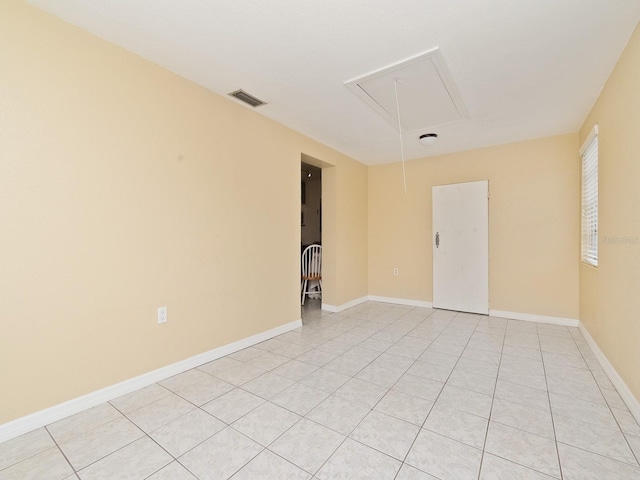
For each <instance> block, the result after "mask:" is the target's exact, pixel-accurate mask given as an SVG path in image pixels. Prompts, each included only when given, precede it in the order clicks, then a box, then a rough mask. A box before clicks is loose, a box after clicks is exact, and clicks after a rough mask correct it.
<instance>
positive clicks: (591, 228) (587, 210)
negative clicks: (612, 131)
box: [580, 125, 598, 267]
mask: <svg viewBox="0 0 640 480" xmlns="http://www.w3.org/2000/svg"><path fill="white" fill-rule="evenodd" d="M580 156H581V157H582V242H581V245H582V261H583V262H585V263H587V264H589V265H593V266H594V267H597V266H598V126H597V125H595V126H594V127H593V130H591V133H590V134H589V136H588V137H587V139H586V140H585V142H584V144H583V145H582V148H581V149H580Z"/></svg>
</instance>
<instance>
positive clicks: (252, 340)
mask: <svg viewBox="0 0 640 480" xmlns="http://www.w3.org/2000/svg"><path fill="white" fill-rule="evenodd" d="M301 326H302V320H295V321H293V322H289V323H286V324H284V325H280V326H279V327H275V328H272V329H271V330H267V331H266V332H262V333H258V334H256V335H252V336H250V337H247V338H243V339H242V340H238V341H237V342H233V343H229V344H227V345H223V346H222V347H218V348H214V349H213V350H209V351H208V352H204V353H201V354H198V355H194V356H193V357H190V358H186V359H184V360H181V361H179V362H176V363H173V364H171V365H167V366H166V367H162V368H159V369H157V370H153V371H151V372H147V373H144V374H142V375H140V376H137V377H134V378H131V379H129V380H125V381H123V382H120V383H116V384H115V385H111V386H109V387H105V388H102V389H100V390H97V391H95V392H91V393H88V394H86V395H83V396H81V397H77V398H74V399H72V400H69V401H67V402H64V403H61V404H59V405H54V406H53V407H49V408H46V409H44V410H40V411H39V412H35V413H32V414H30V415H27V416H25V417H21V418H17V419H16V420H12V421H11V422H8V423H5V424H3V425H0V443H2V442H5V441H7V440H11V439H12V438H15V437H17V436H19V435H22V434H24V433H27V432H30V431H32V430H35V429H37V428H40V427H44V426H45V425H49V424H50V423H53V422H56V421H58V420H61V419H63V418H65V417H68V416H69V415H73V414H76V413H79V412H81V411H83V410H86V409H88V408H91V407H95V406H96V405H100V404H101V403H104V402H108V401H109V400H113V399H114V398H118V397H120V396H122V395H126V394H127V393H131V392H133V391H135V390H138V389H140V388H143V387H146V386H148V385H151V384H152V383H156V382H159V381H161V380H164V379H166V378H169V377H171V376H173V375H177V374H178V373H182V372H185V371H187V370H190V369H192V368H195V367H198V366H200V365H203V364H205V363H207V362H211V361H212V360H216V359H218V358H220V357H224V356H225V355H229V354H231V353H234V352H237V351H238V350H242V349H243V348H247V347H251V346H252V345H256V344H258V343H260V342H264V341H265V340H269V339H270V338H273V337H275V336H277V335H281V334H283V333H286V332H288V331H290V330H294V329H296V328H299V327H301Z"/></svg>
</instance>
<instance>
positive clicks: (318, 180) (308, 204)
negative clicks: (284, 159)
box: [300, 160, 322, 320]
mask: <svg viewBox="0 0 640 480" xmlns="http://www.w3.org/2000/svg"><path fill="white" fill-rule="evenodd" d="M300 192H301V198H300V255H301V259H302V260H303V261H304V257H302V255H303V253H304V251H305V249H307V248H308V247H309V246H311V245H320V246H322V168H320V167H318V166H315V165H312V164H310V163H307V162H305V161H304V160H303V161H302V162H301V168H300ZM316 251H321V249H318V250H316ZM307 256H308V255H307ZM302 267H303V266H302V265H301V269H302ZM303 285H304V286H305V287H306V288H305V289H304V291H303V289H302V287H301V294H302V296H303V300H304V303H303V308H302V317H303V320H310V319H311V317H315V316H318V317H319V315H320V310H321V307H322V283H321V280H312V281H309V282H303ZM305 292H307V293H306V294H305Z"/></svg>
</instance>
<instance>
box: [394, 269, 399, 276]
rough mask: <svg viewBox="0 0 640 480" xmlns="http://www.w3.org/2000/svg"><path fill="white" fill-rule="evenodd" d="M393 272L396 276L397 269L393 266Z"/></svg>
mask: <svg viewBox="0 0 640 480" xmlns="http://www.w3.org/2000/svg"><path fill="white" fill-rule="evenodd" d="M393 274H394V275H395V276H398V269H397V268H394V269H393Z"/></svg>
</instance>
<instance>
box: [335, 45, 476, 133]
mask: <svg viewBox="0 0 640 480" xmlns="http://www.w3.org/2000/svg"><path fill="white" fill-rule="evenodd" d="M396 79H398V84H397V88H398V104H399V105H400V116H401V123H402V133H403V134H405V133H415V132H424V131H425V130H428V129H433V128H434V127H440V126H443V125H449V124H452V123H457V122H460V121H462V120H465V119H467V118H469V113H468V111H467V108H466V107H465V105H464V103H463V102H462V98H461V97H460V94H459V92H458V89H457V88H456V86H455V84H454V82H453V79H452V78H451V74H450V73H449V69H448V68H447V66H446V64H445V62H444V59H443V58H442V55H441V53H440V49H439V48H434V49H432V50H429V51H428V52H425V53H422V54H420V55H417V56H415V57H412V58H410V59H408V60H404V61H402V62H399V63H396V64H393V65H390V66H388V67H385V68H383V69H380V70H377V71H375V72H372V73H369V74H367V75H364V76H362V77H359V78H355V79H353V80H349V81H347V82H345V85H346V86H347V87H349V88H350V89H351V90H352V91H353V92H354V93H355V94H356V95H358V96H359V97H360V98H362V99H363V100H364V101H365V102H366V103H367V104H369V105H370V106H371V107H372V108H373V109H374V110H375V111H376V112H378V113H379V114H380V115H382V117H383V118H384V119H385V120H387V121H388V122H389V123H391V124H392V125H393V126H394V127H395V128H396V129H397V128H398V115H397V109H396V96H395V85H394V83H395V80H396Z"/></svg>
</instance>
